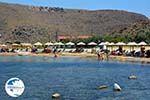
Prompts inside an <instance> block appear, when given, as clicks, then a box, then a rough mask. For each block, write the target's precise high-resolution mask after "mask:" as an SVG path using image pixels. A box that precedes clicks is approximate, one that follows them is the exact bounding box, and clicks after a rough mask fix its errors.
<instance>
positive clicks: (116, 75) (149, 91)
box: [0, 55, 150, 100]
mask: <svg viewBox="0 0 150 100" xmlns="http://www.w3.org/2000/svg"><path fill="white" fill-rule="evenodd" d="M130 75H136V76H137V79H136V80H129V79H128V76H130ZM13 77H17V78H19V79H21V80H22V81H23V82H24V85H25V90H24V92H23V94H22V95H20V96H19V97H16V98H14V97H11V96H9V95H8V94H7V93H6V91H5V84H6V81H7V80H8V79H10V78H13ZM115 82H117V83H118V84H119V85H120V87H121V88H122V91H120V92H116V91H113V84H114V83H115ZM101 85H107V86H108V88H106V89H102V90H100V89H98V87H99V86H101ZM53 93H59V94H60V95H61V97H60V98H59V99H57V100H149V99H150V64H141V63H131V62H118V61H98V60H96V59H88V58H79V57H71V56H70V57H57V58H53V57H44V56H43V57H42V56H39V57H35V56H17V55H16V56H0V100H53V99H52V94H53Z"/></svg>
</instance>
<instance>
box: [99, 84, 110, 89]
mask: <svg viewBox="0 0 150 100" xmlns="http://www.w3.org/2000/svg"><path fill="white" fill-rule="evenodd" d="M106 88H108V86H107V85H101V86H99V87H98V89H106Z"/></svg>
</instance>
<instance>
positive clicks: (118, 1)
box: [0, 0, 150, 18]
mask: <svg viewBox="0 0 150 100" xmlns="http://www.w3.org/2000/svg"><path fill="white" fill-rule="evenodd" d="M0 2H7V3H17V4H25V5H34V6H49V7H63V8H73V9H74V8H75V9H88V10H103V9H113V10H126V11H130V12H136V13H141V14H144V15H146V16H147V17H149V18H150V0H0Z"/></svg>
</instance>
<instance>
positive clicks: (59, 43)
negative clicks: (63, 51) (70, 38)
mask: <svg viewBox="0 0 150 100" xmlns="http://www.w3.org/2000/svg"><path fill="white" fill-rule="evenodd" d="M54 45H60V46H61V45H64V44H63V43H62V42H56V43H54Z"/></svg>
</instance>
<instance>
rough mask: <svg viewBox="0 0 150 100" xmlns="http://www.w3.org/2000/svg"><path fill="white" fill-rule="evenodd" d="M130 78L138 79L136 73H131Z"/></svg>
mask: <svg viewBox="0 0 150 100" xmlns="http://www.w3.org/2000/svg"><path fill="white" fill-rule="evenodd" d="M128 79H137V76H135V75H130V76H129V77H128Z"/></svg>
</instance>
